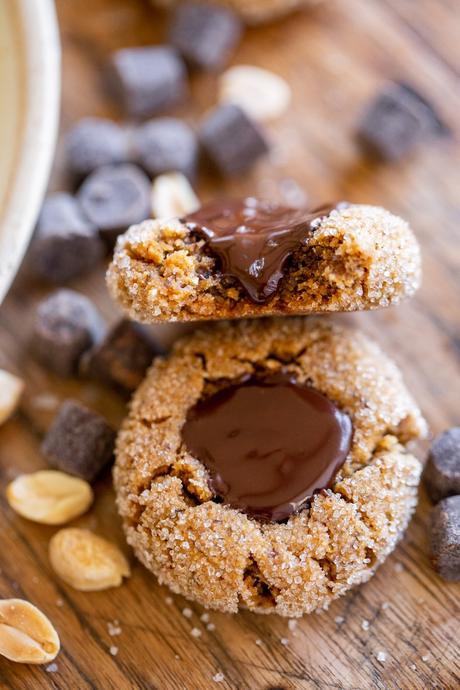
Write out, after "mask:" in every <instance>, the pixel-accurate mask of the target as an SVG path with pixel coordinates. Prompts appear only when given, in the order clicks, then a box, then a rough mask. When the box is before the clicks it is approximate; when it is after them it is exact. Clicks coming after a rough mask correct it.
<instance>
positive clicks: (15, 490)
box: [6, 470, 94, 525]
mask: <svg viewBox="0 0 460 690" xmlns="http://www.w3.org/2000/svg"><path fill="white" fill-rule="evenodd" d="M6 498H7V501H8V503H9V504H10V506H11V508H13V510H15V511H16V512H17V513H19V515H21V516H22V517H25V518H27V519H28V520H33V521H34V522H40V523H41V524H44V525H63V524H65V523H66V522H69V521H70V520H73V519H74V518H76V517H78V516H79V515H82V514H83V513H85V512H86V511H87V510H88V508H89V507H90V505H91V503H92V502H93V498H94V496H93V491H92V489H91V487H90V485H89V484H88V482H85V481H84V480H83V479H79V478H78V477H72V476H70V475H69V474H65V473H64V472H58V471H57V470H41V471H39V472H34V473H33V474H22V475H20V476H19V477H16V479H14V480H13V481H12V482H11V483H10V484H9V485H8V488H7V490H6Z"/></svg>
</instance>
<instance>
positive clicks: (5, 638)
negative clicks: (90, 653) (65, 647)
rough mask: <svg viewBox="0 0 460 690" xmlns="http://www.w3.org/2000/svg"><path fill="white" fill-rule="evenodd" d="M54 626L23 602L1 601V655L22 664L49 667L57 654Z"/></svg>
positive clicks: (57, 647) (18, 600) (34, 608)
mask: <svg viewBox="0 0 460 690" xmlns="http://www.w3.org/2000/svg"><path fill="white" fill-rule="evenodd" d="M59 648H60V642H59V637H58V634H57V632H56V630H55V629H54V626H53V625H52V623H51V622H50V621H49V620H48V618H47V617H46V616H45V614H44V613H42V612H41V611H40V610H39V609H37V607H36V606H34V605H33V604H31V603H30V602H28V601H24V599H1V600H0V654H2V655H3V656H4V657H6V658H7V659H10V661H17V662H19V663H22V664H48V663H49V662H50V661H52V660H53V659H54V658H55V657H56V656H57V654H58V652H59Z"/></svg>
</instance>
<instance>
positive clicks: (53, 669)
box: [45, 664, 58, 673]
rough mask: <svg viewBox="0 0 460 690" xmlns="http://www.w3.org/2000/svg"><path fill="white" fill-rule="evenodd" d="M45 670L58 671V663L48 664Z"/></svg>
mask: <svg viewBox="0 0 460 690" xmlns="http://www.w3.org/2000/svg"><path fill="white" fill-rule="evenodd" d="M45 671H46V672H47V673H57V671H58V665H57V664H48V666H47V667H46V668H45Z"/></svg>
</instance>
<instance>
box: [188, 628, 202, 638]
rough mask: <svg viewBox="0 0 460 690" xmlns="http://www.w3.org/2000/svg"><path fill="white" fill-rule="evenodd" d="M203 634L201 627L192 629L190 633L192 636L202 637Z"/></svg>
mask: <svg viewBox="0 0 460 690" xmlns="http://www.w3.org/2000/svg"><path fill="white" fill-rule="evenodd" d="M201 634H202V633H201V630H200V629H199V628H192V629H191V630H190V635H191V636H192V637H201Z"/></svg>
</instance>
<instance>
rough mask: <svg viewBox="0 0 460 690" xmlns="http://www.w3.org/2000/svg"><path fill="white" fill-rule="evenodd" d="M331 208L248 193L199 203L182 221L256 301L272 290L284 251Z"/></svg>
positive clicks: (297, 242) (279, 275)
mask: <svg viewBox="0 0 460 690" xmlns="http://www.w3.org/2000/svg"><path fill="white" fill-rule="evenodd" d="M334 208H335V206H334V205H329V206H323V207H322V208H319V209H317V210H315V211H313V212H311V213H309V212H308V211H303V210H297V209H292V208H287V207H285V206H279V205H278V204H273V203H270V202H268V201H259V200H257V199H254V198H248V199H241V200H240V199H231V200H229V199H227V200H224V201H214V202H211V203H209V204H205V205H204V206H202V207H201V208H200V209H198V211H195V212H194V213H191V214H189V215H188V216H185V218H184V219H183V221H184V223H186V225H187V227H188V228H189V229H190V230H192V231H193V232H198V233H199V234H201V235H202V236H203V237H204V238H205V240H206V243H207V245H208V247H209V249H210V251H211V252H212V253H213V254H215V255H216V256H217V257H218V258H219V260H220V264H221V270H222V273H223V274H224V275H229V276H232V277H234V278H236V279H237V280H238V281H239V282H240V283H241V285H242V286H243V287H244V289H245V290H246V292H247V294H248V296H249V297H250V299H251V300H252V301H253V302H255V303H256V304H262V303H263V302H266V301H267V300H268V299H269V298H270V297H271V296H272V295H273V294H274V293H275V292H276V290H277V288H278V285H279V282H280V280H281V278H282V277H283V275H284V267H285V264H286V261H287V259H288V258H289V256H290V255H291V254H292V253H293V252H295V251H296V250H298V249H300V248H301V247H302V245H303V244H305V242H306V241H307V240H308V238H309V237H310V235H311V234H312V232H313V228H314V226H315V225H316V224H317V223H318V222H320V220H321V218H322V217H323V216H327V215H329V213H330V212H331V211H332V210H333V209H334Z"/></svg>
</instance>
